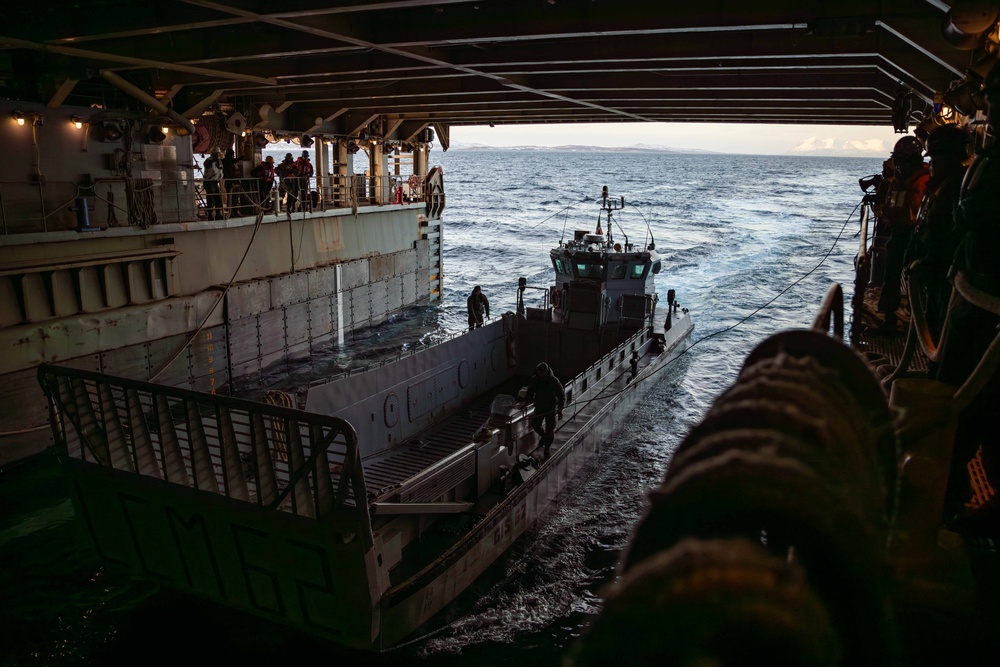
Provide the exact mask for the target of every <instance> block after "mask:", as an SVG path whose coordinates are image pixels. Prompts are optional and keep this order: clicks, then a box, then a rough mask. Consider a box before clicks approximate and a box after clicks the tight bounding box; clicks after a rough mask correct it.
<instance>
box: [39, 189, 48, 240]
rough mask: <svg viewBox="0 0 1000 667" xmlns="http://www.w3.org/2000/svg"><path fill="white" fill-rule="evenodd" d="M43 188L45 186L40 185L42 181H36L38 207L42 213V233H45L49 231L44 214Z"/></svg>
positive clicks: (46, 216)
mask: <svg viewBox="0 0 1000 667" xmlns="http://www.w3.org/2000/svg"><path fill="white" fill-rule="evenodd" d="M44 188H45V186H44V185H43V184H42V181H41V180H39V181H38V205H39V208H40V209H41V212H42V231H43V232H47V231H49V220H48V215H46V213H45V190H44Z"/></svg>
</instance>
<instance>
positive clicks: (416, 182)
mask: <svg viewBox="0 0 1000 667" xmlns="http://www.w3.org/2000/svg"><path fill="white" fill-rule="evenodd" d="M408 184H409V186H410V192H413V191H414V190H416V189H417V188H418V187H420V177H419V176H417V175H416V174H410V180H409V181H408Z"/></svg>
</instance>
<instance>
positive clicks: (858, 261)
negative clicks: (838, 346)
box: [841, 196, 873, 343]
mask: <svg viewBox="0 0 1000 667" xmlns="http://www.w3.org/2000/svg"><path fill="white" fill-rule="evenodd" d="M872 206H873V204H872V203H871V202H870V201H869V200H868V198H867V196H866V198H865V199H864V200H862V202H861V213H860V219H859V230H858V237H859V239H860V240H859V241H858V254H857V255H856V256H855V257H854V296H852V297H851V312H852V313H854V314H857V313H860V312H861V311H862V309H863V308H864V302H865V290H866V289H867V288H868V283H869V281H870V279H871V272H872V253H871V252H870V250H869V248H868V241H869V239H868V225H869V222H870V221H871V211H872ZM841 309H843V306H841ZM858 319H859V318H858V317H853V318H852V321H858ZM855 329H857V330H855ZM859 336H860V328H857V327H852V328H851V336H850V338H851V342H852V343H857V342H858V339H859Z"/></svg>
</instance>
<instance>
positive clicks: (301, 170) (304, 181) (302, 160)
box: [295, 151, 314, 209]
mask: <svg viewBox="0 0 1000 667" xmlns="http://www.w3.org/2000/svg"><path fill="white" fill-rule="evenodd" d="M295 170H296V171H297V172H298V176H299V178H298V185H299V201H300V202H301V204H302V208H303V209H306V208H312V198H311V197H310V196H309V180H310V179H311V178H312V177H313V173H314V172H313V166H312V162H310V161H309V151H302V155H301V156H300V157H299V159H298V160H296V161H295Z"/></svg>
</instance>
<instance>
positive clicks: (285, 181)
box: [274, 153, 299, 213]
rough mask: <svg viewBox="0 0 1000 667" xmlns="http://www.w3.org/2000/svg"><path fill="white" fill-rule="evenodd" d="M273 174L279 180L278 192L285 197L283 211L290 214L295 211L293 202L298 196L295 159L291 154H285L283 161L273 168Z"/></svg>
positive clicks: (297, 172) (297, 173)
mask: <svg viewBox="0 0 1000 667" xmlns="http://www.w3.org/2000/svg"><path fill="white" fill-rule="evenodd" d="M274 173H275V174H277V175H278V178H280V179H281V180H280V181H279V183H278V188H279V192H281V193H283V194H284V196H285V198H286V199H285V211H287V212H288V213H291V212H292V211H294V210H295V202H296V201H297V200H298V195H299V182H298V178H297V176H298V175H299V171H298V167H296V166H295V159H294V158H293V157H292V154H291V153H285V159H284V160H282V161H281V164H279V165H278V166H277V167H275V168H274Z"/></svg>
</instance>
